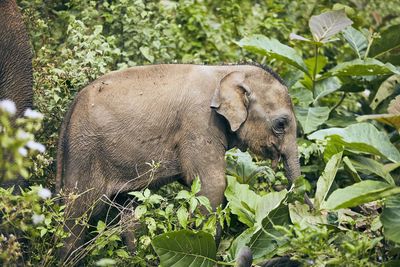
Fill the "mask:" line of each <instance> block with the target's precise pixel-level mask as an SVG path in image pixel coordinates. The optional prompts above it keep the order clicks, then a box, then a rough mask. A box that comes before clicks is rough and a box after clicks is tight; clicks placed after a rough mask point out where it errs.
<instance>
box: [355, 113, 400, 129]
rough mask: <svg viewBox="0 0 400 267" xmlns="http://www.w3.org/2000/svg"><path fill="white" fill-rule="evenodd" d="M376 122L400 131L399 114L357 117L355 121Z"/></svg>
mask: <svg viewBox="0 0 400 267" xmlns="http://www.w3.org/2000/svg"><path fill="white" fill-rule="evenodd" d="M366 120H376V121H379V122H381V123H384V124H387V125H390V126H392V127H394V128H396V129H400V114H373V115H363V116H359V117H357V121H360V122H361V121H366Z"/></svg>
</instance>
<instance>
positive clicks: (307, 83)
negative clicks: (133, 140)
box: [301, 56, 328, 91]
mask: <svg viewBox="0 0 400 267" xmlns="http://www.w3.org/2000/svg"><path fill="white" fill-rule="evenodd" d="M304 63H306V66H307V68H308V72H309V73H314V70H315V72H316V74H318V73H320V72H321V70H322V69H323V68H324V67H325V65H326V64H327V63H328V59H327V58H326V57H324V56H318V57H317V62H315V57H312V58H307V59H306V60H304ZM301 83H302V84H303V85H304V87H306V88H307V89H308V90H310V91H312V90H313V82H312V80H311V77H310V76H307V75H305V76H304V78H303V80H301Z"/></svg>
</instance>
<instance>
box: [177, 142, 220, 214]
mask: <svg viewBox="0 0 400 267" xmlns="http://www.w3.org/2000/svg"><path fill="white" fill-rule="evenodd" d="M181 166H182V171H183V173H184V180H185V183H186V184H187V185H188V186H189V185H190V184H191V183H192V182H193V180H194V178H195V177H196V176H199V178H200V181H201V191H200V195H203V196H205V197H207V198H208V199H209V200H210V204H211V207H212V208H213V210H215V209H216V208H217V207H218V206H219V205H220V204H223V203H224V199H225V198H224V191H225V188H226V178H225V149H224V148H223V147H222V148H221V147H214V146H211V145H210V144H208V145H205V146H202V147H201V149H200V150H196V149H194V148H193V147H191V148H188V149H187V150H186V149H184V150H183V151H181Z"/></svg>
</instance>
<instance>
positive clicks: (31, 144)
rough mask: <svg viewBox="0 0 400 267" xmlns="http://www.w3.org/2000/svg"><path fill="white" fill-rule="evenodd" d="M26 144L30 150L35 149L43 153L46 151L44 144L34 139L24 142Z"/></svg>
mask: <svg viewBox="0 0 400 267" xmlns="http://www.w3.org/2000/svg"><path fill="white" fill-rule="evenodd" d="M26 146H27V147H28V148H30V149H32V150H37V151H39V152H40V153H44V152H45V151H46V148H45V147H44V145H42V144H41V143H38V142H35V141H29V142H28V143H26Z"/></svg>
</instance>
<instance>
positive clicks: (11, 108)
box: [0, 99, 17, 115]
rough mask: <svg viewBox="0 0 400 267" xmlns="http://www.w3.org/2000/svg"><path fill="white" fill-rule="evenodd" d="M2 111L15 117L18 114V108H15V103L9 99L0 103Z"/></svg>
mask: <svg viewBox="0 0 400 267" xmlns="http://www.w3.org/2000/svg"><path fill="white" fill-rule="evenodd" d="M0 109H1V110H2V111H5V112H7V113H8V114H10V115H15V112H17V107H16V106H15V103H14V102H13V101H11V100H9V99H5V100H1V101H0Z"/></svg>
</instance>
